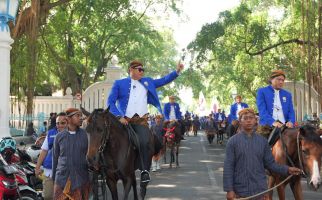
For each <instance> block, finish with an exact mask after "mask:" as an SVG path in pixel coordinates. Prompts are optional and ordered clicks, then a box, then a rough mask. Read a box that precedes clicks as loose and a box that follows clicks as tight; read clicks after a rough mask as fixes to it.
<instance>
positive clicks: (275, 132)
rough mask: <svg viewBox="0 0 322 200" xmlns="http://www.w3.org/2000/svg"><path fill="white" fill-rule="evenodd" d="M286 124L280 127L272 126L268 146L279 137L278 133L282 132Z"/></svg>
mask: <svg viewBox="0 0 322 200" xmlns="http://www.w3.org/2000/svg"><path fill="white" fill-rule="evenodd" d="M285 129H286V126H282V128H278V127H274V128H273V130H272V132H271V133H270V134H269V136H268V144H269V146H270V147H273V146H274V144H275V143H276V142H277V140H278V139H279V138H280V135H281V134H282V133H283V132H284V130H285Z"/></svg>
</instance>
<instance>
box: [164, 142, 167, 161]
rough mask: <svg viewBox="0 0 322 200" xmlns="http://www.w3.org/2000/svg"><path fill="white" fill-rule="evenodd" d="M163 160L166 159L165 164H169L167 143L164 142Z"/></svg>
mask: <svg viewBox="0 0 322 200" xmlns="http://www.w3.org/2000/svg"><path fill="white" fill-rule="evenodd" d="M163 161H164V164H167V144H164V154H163Z"/></svg>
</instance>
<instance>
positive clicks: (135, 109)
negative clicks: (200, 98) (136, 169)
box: [107, 60, 183, 182]
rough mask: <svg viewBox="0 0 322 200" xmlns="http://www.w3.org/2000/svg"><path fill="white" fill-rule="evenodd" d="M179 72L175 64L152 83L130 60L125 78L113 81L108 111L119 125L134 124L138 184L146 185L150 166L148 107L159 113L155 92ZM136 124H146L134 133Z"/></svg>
mask: <svg viewBox="0 0 322 200" xmlns="http://www.w3.org/2000/svg"><path fill="white" fill-rule="evenodd" d="M182 69H183V64H180V63H179V64H178V65H177V70H176V71H173V72H171V73H170V74H168V75H166V76H164V77H162V78H160V79H152V78H150V77H144V70H145V69H144V67H143V64H142V63H141V62H140V61H136V60H134V61H132V62H131V63H130V65H129V68H128V71H129V77H127V78H124V79H120V80H116V81H115V82H114V85H113V87H112V89H111V92H110V95H109V97H108V100H107V106H109V107H110V112H111V113H112V114H113V115H115V116H116V117H118V118H119V120H120V122H121V123H122V124H124V125H128V124H129V122H130V123H131V124H134V125H133V126H132V127H134V130H135V131H136V134H137V136H138V138H139V142H140V145H139V146H140V148H139V149H140V152H139V154H140V157H141V159H142V160H143V165H144V166H140V169H141V182H149V181H150V175H149V172H148V171H149V170H150V166H151V158H149V155H150V154H151V151H150V150H149V149H151V148H150V147H149V145H150V143H149V141H151V137H150V136H151V134H150V132H149V128H148V123H147V113H148V104H151V105H153V106H155V107H156V108H157V109H158V110H159V112H160V113H162V110H161V104H160V101H159V98H158V95H157V91H156V89H157V88H158V87H161V86H163V85H166V84H168V83H170V82H171V81H173V80H174V79H176V78H177V77H178V75H179V73H180V72H181V70H182ZM137 119H138V120H137ZM139 121H140V124H142V121H143V122H146V123H144V124H145V125H146V126H142V127H140V128H138V129H136V128H135V127H138V126H137V124H136V122H139Z"/></svg>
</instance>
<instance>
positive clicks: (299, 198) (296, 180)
mask: <svg viewBox="0 0 322 200" xmlns="http://www.w3.org/2000/svg"><path fill="white" fill-rule="evenodd" d="M290 186H291V189H292V192H293V195H294V199H295V200H303V193H302V186H301V177H300V176H298V177H293V180H291V181H290Z"/></svg>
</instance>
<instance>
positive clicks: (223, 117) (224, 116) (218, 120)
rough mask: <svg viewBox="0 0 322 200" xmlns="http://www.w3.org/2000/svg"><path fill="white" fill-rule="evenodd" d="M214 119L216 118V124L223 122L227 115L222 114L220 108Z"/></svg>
mask: <svg viewBox="0 0 322 200" xmlns="http://www.w3.org/2000/svg"><path fill="white" fill-rule="evenodd" d="M214 118H215V122H222V121H224V120H225V119H226V115H225V113H224V112H221V109H220V108H219V109H218V112H217V113H216V114H215V116H214Z"/></svg>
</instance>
